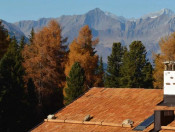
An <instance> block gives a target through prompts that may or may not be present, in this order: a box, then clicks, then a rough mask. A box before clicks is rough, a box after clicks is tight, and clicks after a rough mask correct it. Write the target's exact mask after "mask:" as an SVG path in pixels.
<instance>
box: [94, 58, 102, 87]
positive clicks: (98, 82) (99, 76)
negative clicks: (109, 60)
mask: <svg viewBox="0 0 175 132" xmlns="http://www.w3.org/2000/svg"><path fill="white" fill-rule="evenodd" d="M96 72H97V73H96V74H97V78H96V82H95V84H94V86H95V87H104V68H103V59H102V57H100V60H99V64H98V68H97V71H96Z"/></svg>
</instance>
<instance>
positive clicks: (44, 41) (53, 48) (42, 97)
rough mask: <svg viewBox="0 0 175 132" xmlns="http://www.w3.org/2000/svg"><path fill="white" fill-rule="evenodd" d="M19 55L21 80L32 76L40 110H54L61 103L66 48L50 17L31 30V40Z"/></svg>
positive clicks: (46, 112) (48, 111)
mask: <svg viewBox="0 0 175 132" xmlns="http://www.w3.org/2000/svg"><path fill="white" fill-rule="evenodd" d="M23 56H24V63H23V65H24V67H25V71H26V76H25V81H26V82H27V81H28V79H30V78H31V79H32V80H33V82H34V84H35V87H36V91H37V93H38V102H39V105H40V106H41V107H42V109H43V112H44V113H45V114H48V113H51V112H55V110H57V109H58V108H60V107H62V105H63V95H62V88H63V85H64V84H65V74H64V63H65V62H64V61H65V56H66V50H65V45H64V43H63V39H62V36H61V27H60V25H59V24H58V23H57V22H56V21H55V20H51V21H50V23H49V24H48V26H46V27H43V29H42V30H40V31H39V32H38V33H35V34H34V37H33V40H32V43H31V44H30V45H26V46H25V48H24V52H23Z"/></svg>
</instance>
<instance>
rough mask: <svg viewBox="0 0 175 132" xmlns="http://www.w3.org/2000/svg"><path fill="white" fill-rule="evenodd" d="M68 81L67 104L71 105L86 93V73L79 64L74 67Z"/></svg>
mask: <svg viewBox="0 0 175 132" xmlns="http://www.w3.org/2000/svg"><path fill="white" fill-rule="evenodd" d="M66 81H67V88H66V89H65V92H66V98H65V99H66V103H67V104H69V103H71V102H72V101H73V100H74V99H76V98H77V97H79V96H80V95H81V94H83V92H84V82H85V73H84V70H83V68H81V66H80V64H79V63H78V62H75V63H74V65H73V66H72V68H71V70H70V72H69V76H68V77H67V78H66Z"/></svg>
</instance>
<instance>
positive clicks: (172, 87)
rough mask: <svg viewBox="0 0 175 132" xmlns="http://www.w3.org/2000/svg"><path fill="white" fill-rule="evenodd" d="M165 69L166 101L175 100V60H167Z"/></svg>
mask: <svg viewBox="0 0 175 132" xmlns="http://www.w3.org/2000/svg"><path fill="white" fill-rule="evenodd" d="M164 64H165V71H164V102H165V103H172V102H175V70H174V69H175V68H174V66H175V61H166V62H164Z"/></svg>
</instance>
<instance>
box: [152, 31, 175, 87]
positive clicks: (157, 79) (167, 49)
mask: <svg viewBox="0 0 175 132" xmlns="http://www.w3.org/2000/svg"><path fill="white" fill-rule="evenodd" d="M159 46H160V49H161V54H154V63H155V69H154V74H153V77H154V88H163V71H164V64H163V62H164V61H174V60H175V32H174V33H172V34H171V35H169V36H166V37H164V38H162V39H161V40H160V42H159Z"/></svg>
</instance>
